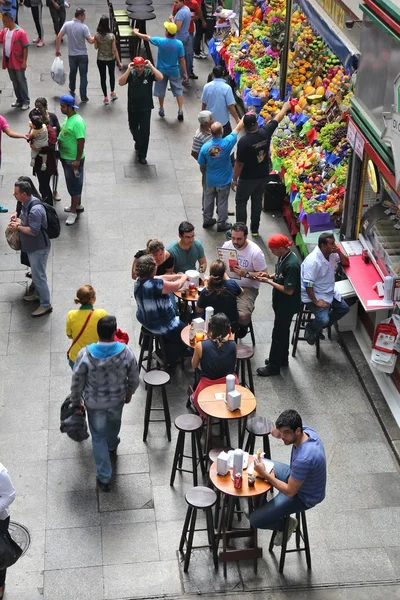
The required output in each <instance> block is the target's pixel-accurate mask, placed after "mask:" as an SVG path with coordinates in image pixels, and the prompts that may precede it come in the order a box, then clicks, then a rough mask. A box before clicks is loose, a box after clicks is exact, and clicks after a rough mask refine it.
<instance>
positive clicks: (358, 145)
mask: <svg viewBox="0 0 400 600" xmlns="http://www.w3.org/2000/svg"><path fill="white" fill-rule="evenodd" d="M354 151H355V153H356V154H357V156H359V157H360V158H361V160H362V159H363V157H364V138H363V136H362V135H361V133H357V135H356V141H355V142H354Z"/></svg>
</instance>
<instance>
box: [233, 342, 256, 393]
mask: <svg viewBox="0 0 400 600" xmlns="http://www.w3.org/2000/svg"><path fill="white" fill-rule="evenodd" d="M236 352H237V358H236V375H237V376H238V377H239V371H240V377H239V382H240V385H243V386H244V387H247V388H249V390H250V391H251V392H253V394H254V381H253V373H252V372H251V360H250V359H251V358H252V357H253V356H254V350H253V348H252V347H251V346H246V345H245V344H238V345H237V346H236ZM246 366H247V374H248V377H249V384H248V385H247V382H246Z"/></svg>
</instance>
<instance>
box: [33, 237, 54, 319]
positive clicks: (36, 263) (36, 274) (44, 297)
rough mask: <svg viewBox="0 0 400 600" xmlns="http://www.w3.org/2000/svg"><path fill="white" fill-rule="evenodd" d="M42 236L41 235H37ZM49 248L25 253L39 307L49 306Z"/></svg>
mask: <svg viewBox="0 0 400 600" xmlns="http://www.w3.org/2000/svg"><path fill="white" fill-rule="evenodd" d="M39 235H42V233H39ZM49 253H50V246H48V247H47V248H43V249H42V250H35V251H34V252H27V254H28V258H29V263H30V265H31V271H32V281H33V283H34V284H35V290H36V293H37V294H38V296H39V298H40V306H45V307H47V306H51V302H50V290H49V286H48V284H47V275H46V266H47V259H48V258H49Z"/></svg>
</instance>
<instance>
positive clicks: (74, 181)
mask: <svg viewBox="0 0 400 600" xmlns="http://www.w3.org/2000/svg"><path fill="white" fill-rule="evenodd" d="M72 162H73V161H72V160H65V159H64V158H62V159H61V164H62V166H63V169H64V175H65V183H66V184H67V190H68V194H69V195H70V196H80V195H81V194H82V188H83V170H84V169H83V168H84V165H85V159H84V158H81V162H80V163H79V177H77V176H76V175H75V173H74V169H73V167H72Z"/></svg>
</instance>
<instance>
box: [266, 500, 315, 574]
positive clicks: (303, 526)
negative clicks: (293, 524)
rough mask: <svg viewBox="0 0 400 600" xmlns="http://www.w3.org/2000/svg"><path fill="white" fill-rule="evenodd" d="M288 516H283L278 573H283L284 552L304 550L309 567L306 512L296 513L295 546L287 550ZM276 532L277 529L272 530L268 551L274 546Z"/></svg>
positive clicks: (309, 553) (309, 566)
mask: <svg viewBox="0 0 400 600" xmlns="http://www.w3.org/2000/svg"><path fill="white" fill-rule="evenodd" d="M289 517H290V515H288V516H287V517H286V518H285V528H284V530H283V538H282V549H281V558H280V561H279V573H283V568H284V566H285V558H286V554H287V553H288V552H305V553H306V561H307V568H308V569H311V552H310V542H309V539H308V529H307V519H306V513H305V511H302V512H300V513H296V519H297V521H298V525H297V529H296V531H295V535H296V548H293V549H290V550H287V543H288V532H289ZM300 519H301V522H300ZM276 534H277V531H274V532H273V534H272V536H271V541H270V543H269V548H268V550H269V551H270V552H272V551H273V548H274V539H275V536H276ZM300 540H303V542H304V546H303V548H301V547H300Z"/></svg>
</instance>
